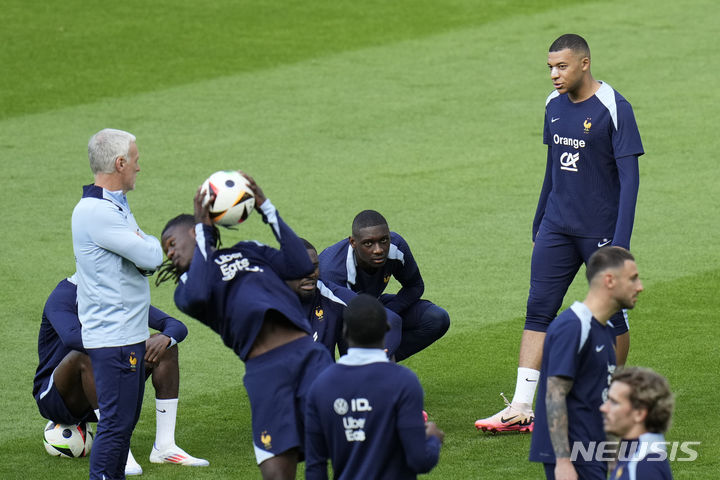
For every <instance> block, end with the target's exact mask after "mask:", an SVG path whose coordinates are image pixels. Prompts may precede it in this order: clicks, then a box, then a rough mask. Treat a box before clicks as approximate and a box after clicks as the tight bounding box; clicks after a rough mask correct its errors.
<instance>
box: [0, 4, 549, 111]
mask: <svg viewBox="0 0 720 480" xmlns="http://www.w3.org/2000/svg"><path fill="white" fill-rule="evenodd" d="M561 5H562V3H561V2H560V1H559V0H549V1H546V2H530V1H526V0H512V1H505V0H484V1H483V2H481V3H478V2H473V1H468V0H448V1H442V2H440V1H437V0H423V1H412V0H400V1H393V2H385V1H382V0H368V1H364V2H362V3H357V2H352V1H349V0H315V1H313V2H309V3H308V2H294V1H287V0H268V1H264V2H252V1H247V0H245V1H230V0H221V1H215V2H202V3H198V2H194V1H191V0H180V1H174V2H168V1H153V2H140V1H137V0H130V1H127V2H122V3H118V4H109V5H106V4H102V5H100V4H98V5H93V4H88V3H87V2H80V1H77V0H74V1H69V2H64V3H62V4H47V5H46V4H42V3H37V2H26V1H22V0H7V1H6V2H4V3H3V21H2V27H3V28H2V29H0V42H1V43H2V45H3V49H2V50H0V61H1V62H2V64H3V66H4V69H3V75H2V76H0V91H1V92H3V95H2V96H0V118H6V117H13V116H18V115H23V114H25V113H28V112H41V111H47V110H49V109H55V108H58V107H63V106H69V105H77V104H82V103H89V102H93V101H96V100H99V99H102V98H105V97H117V96H128V95H133V94H136V93H138V92H147V91H155V90H161V89H165V88H167V87H170V86H174V85H182V84H186V83H191V82H196V81H200V80H206V79H211V78H215V77H219V76H226V75H233V74H237V73H239V72H250V71H256V70H260V69H268V68H275V67H277V66H279V65H284V64H288V63H295V62H300V61H303V60H307V59H310V58H317V57H322V56H325V55H329V54H334V53H338V52H343V51H347V50H356V49H360V48H363V47H367V46H370V45H384V44H389V43H393V42H397V41H400V40H405V39H409V38H420V37H425V36H428V35H432V34H434V33H438V32H444V31H451V30H453V29H456V28H462V27H466V26H481V25H485V24H488V23H492V22H494V21H497V20H501V19H503V18H507V17H512V16H514V15H518V14H529V13H534V12H538V11H542V10H544V9H550V8H557V7H558V6H561Z"/></svg>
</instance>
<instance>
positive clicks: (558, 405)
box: [545, 377, 573, 458]
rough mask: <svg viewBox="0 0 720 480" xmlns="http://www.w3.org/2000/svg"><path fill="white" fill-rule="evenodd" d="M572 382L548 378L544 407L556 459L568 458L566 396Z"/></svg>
mask: <svg viewBox="0 0 720 480" xmlns="http://www.w3.org/2000/svg"><path fill="white" fill-rule="evenodd" d="M572 384H573V382H572V380H571V379H569V378H563V377H548V379H547V393H546V394H545V406H546V410H547V422H548V430H549V431H550V441H551V442H552V446H553V450H554V451H555V457H556V458H570V440H569V439H568V414H567V401H566V400H567V395H568V392H570V389H571V388H572Z"/></svg>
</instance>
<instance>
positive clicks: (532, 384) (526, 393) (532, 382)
mask: <svg viewBox="0 0 720 480" xmlns="http://www.w3.org/2000/svg"><path fill="white" fill-rule="evenodd" d="M539 378H540V371H538V370H533V369H532V368H524V367H520V368H518V374H517V381H516V383H515V395H513V399H512V403H514V404H518V403H526V404H528V405H530V408H532V404H533V399H534V398H535V390H536V389H537V384H538V379H539Z"/></svg>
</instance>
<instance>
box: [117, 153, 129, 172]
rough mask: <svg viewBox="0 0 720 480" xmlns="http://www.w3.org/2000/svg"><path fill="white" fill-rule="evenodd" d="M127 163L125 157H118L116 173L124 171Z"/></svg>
mask: <svg viewBox="0 0 720 480" xmlns="http://www.w3.org/2000/svg"><path fill="white" fill-rule="evenodd" d="M126 163H127V161H126V160H125V157H123V156H122V155H121V156H119V157H117V158H116V159H115V171H116V172H121V171H122V169H123V168H125V164H126Z"/></svg>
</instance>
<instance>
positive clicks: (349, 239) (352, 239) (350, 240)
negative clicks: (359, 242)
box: [348, 235, 355, 250]
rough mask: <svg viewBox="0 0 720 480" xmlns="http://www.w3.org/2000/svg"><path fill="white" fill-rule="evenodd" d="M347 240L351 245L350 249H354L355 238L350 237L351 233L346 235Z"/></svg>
mask: <svg viewBox="0 0 720 480" xmlns="http://www.w3.org/2000/svg"><path fill="white" fill-rule="evenodd" d="M348 241H349V242H350V246H351V247H352V249H353V250H355V239H354V238H353V237H352V235H350V236H349V237H348Z"/></svg>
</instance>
